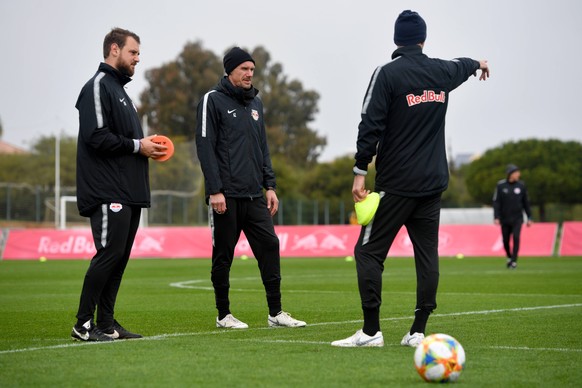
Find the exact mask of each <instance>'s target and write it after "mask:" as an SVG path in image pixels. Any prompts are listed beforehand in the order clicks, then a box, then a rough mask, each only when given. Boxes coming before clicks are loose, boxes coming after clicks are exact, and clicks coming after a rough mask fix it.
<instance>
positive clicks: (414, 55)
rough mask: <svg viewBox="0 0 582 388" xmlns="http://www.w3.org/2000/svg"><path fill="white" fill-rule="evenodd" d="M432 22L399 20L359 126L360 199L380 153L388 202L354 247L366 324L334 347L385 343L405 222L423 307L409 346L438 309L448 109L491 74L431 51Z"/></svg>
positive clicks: (356, 194)
mask: <svg viewBox="0 0 582 388" xmlns="http://www.w3.org/2000/svg"><path fill="white" fill-rule="evenodd" d="M425 40H426V23H425V21H424V19H423V18H422V17H421V16H420V15H419V14H418V13H416V12H413V11H409V10H407V11H404V12H402V13H401V14H400V15H399V16H398V18H397V19H396V23H395V26H394V43H395V44H396V46H398V48H397V49H396V51H394V52H393V53H392V61H391V62H389V63H387V64H385V65H382V66H379V67H378V68H376V70H375V71H374V73H373V75H372V78H371V81H370V83H369V85H368V89H367V91H366V95H365V98H364V103H363V107H362V112H361V121H360V124H359V127H358V138H357V143H356V145H357V152H356V155H355V165H354V167H353V174H354V182H353V186H352V196H353V198H354V202H360V201H363V200H364V199H365V198H366V197H367V195H368V194H369V192H370V191H369V190H368V189H367V188H366V174H367V173H368V165H369V164H370V163H371V162H372V160H373V159H374V156H375V157H376V161H375V163H376V180H375V187H374V191H376V192H378V193H379V194H380V197H381V199H380V204H379V206H378V209H377V210H376V214H375V215H374V218H373V219H372V221H371V222H370V223H368V224H367V225H366V226H362V229H361V232H360V236H359V238H358V241H357V243H356V247H355V249H354V253H355V259H356V269H357V276H358V287H359V292H360V299H361V305H362V311H363V316H364V325H363V327H362V329H361V330H358V331H357V332H356V333H355V334H354V335H352V336H350V337H348V338H345V339H342V340H338V341H334V342H332V345H333V346H342V347H361V346H384V337H383V334H382V331H381V329H380V305H381V304H382V273H383V271H384V261H385V260H386V256H387V254H388V251H389V249H390V246H391V245H392V242H393V241H394V238H395V237H396V235H397V233H398V231H399V230H400V228H401V227H402V226H406V229H407V231H408V235H409V237H410V241H411V242H412V245H413V247H414V262H415V266H416V306H415V309H414V311H415V313H414V315H415V318H414V321H413V323H412V326H411V328H410V330H409V331H408V332H406V334H405V335H404V338H402V341H401V345H403V346H412V347H416V346H418V345H419V344H420V343H421V342H422V340H423V339H424V333H425V330H426V324H427V321H428V317H429V315H430V314H431V313H432V311H433V310H434V309H435V308H436V307H437V303H436V294H437V287H438V281H439V255H438V232H439V216H440V209H441V195H442V192H443V191H445V190H446V189H447V186H448V180H449V173H448V163H447V157H446V150H445V115H446V111H447V105H448V103H449V93H450V92H451V91H453V90H454V89H455V88H457V87H458V86H459V85H461V84H462V83H463V82H465V81H466V80H467V79H468V78H469V76H471V75H472V74H476V71H477V70H479V69H480V70H481V75H480V77H479V79H480V80H486V79H487V78H488V77H489V67H488V65H487V61H485V60H479V61H477V60H473V59H470V58H457V59H454V60H451V61H447V60H441V59H434V58H429V57H428V56H426V55H425V54H423V52H422V50H423V48H424V42H425Z"/></svg>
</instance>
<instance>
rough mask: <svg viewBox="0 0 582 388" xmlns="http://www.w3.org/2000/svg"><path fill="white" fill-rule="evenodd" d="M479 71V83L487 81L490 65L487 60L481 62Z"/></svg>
mask: <svg viewBox="0 0 582 388" xmlns="http://www.w3.org/2000/svg"><path fill="white" fill-rule="evenodd" d="M479 69H480V70H481V76H479V81H485V80H487V78H489V65H488V64H487V61H486V60H485V59H481V60H480V61H479Z"/></svg>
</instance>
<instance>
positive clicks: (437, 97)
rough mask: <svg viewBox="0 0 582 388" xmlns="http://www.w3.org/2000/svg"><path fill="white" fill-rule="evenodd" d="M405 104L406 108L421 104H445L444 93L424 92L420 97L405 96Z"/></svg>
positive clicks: (413, 95)
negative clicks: (406, 104)
mask: <svg viewBox="0 0 582 388" xmlns="http://www.w3.org/2000/svg"><path fill="white" fill-rule="evenodd" d="M406 102H407V103H408V106H413V105H418V104H422V103H423V102H440V103H443V104H444V103H445V92H440V93H438V94H437V93H436V92H435V91H434V90H424V91H423V92H422V94H421V95H418V96H417V95H415V94H412V93H410V94H407V95H406Z"/></svg>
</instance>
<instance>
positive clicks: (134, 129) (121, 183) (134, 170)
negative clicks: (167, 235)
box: [71, 28, 165, 341]
mask: <svg viewBox="0 0 582 388" xmlns="http://www.w3.org/2000/svg"><path fill="white" fill-rule="evenodd" d="M139 47H140V40H139V37H138V36H137V35H136V34H134V33H133V32H130V31H127V30H124V29H121V28H114V29H113V30H111V31H110V32H109V33H108V34H107V35H106V36H105V39H104V42H103V57H104V58H105V62H103V63H101V64H100V65H99V69H98V70H97V73H95V75H94V76H93V77H92V78H91V79H90V80H89V81H88V82H87V83H86V84H85V86H83V89H82V90H81V93H80V95H79V98H78V100H77V104H76V108H77V109H78V110H79V136H78V141H77V207H78V208H79V213H80V214H81V215H82V216H84V217H89V219H90V223H91V231H92V233H93V241H94V243H95V248H96V250H97V253H96V254H95V256H93V258H92V259H91V263H90V264H89V269H88V270H87V272H86V274H85V280H84V282H83V289H82V291H81V298H80V302H79V309H78V312H77V323H76V324H75V326H74V327H73V331H72V332H71V336H72V337H73V339H75V340H80V341H113V340H114V339H129V338H140V337H141V335H140V334H136V333H132V332H130V331H128V330H126V329H125V328H123V326H121V325H120V324H119V322H117V320H115V318H114V308H115V301H116V298H117V293H118V291H119V286H120V285H121V278H122V277H123V272H124V271H125V267H126V265H127V262H128V260H129V255H130V253H131V248H132V246H133V241H134V238H135V235H136V233H137V229H138V226H139V219H140V215H141V210H142V208H144V207H150V187H149V175H148V174H149V171H148V158H149V157H152V158H156V157H160V156H162V155H165V152H164V149H165V146H161V145H158V144H156V143H154V142H152V141H151V138H152V137H153V136H149V137H145V138H144V134H143V130H142V127H141V120H140V118H139V116H138V115H137V111H136V109H135V106H134V105H133V102H132V101H131V99H130V98H129V96H128V95H127V93H126V92H125V88H124V85H125V84H127V83H128V82H129V81H131V78H130V77H131V76H132V75H133V74H134V71H135V66H136V65H137V64H138V63H139V54H140V52H139ZM95 310H97V321H96V322H94V321H93V318H94V314H95Z"/></svg>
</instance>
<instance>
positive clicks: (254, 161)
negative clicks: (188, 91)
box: [196, 77, 276, 198]
mask: <svg viewBox="0 0 582 388" xmlns="http://www.w3.org/2000/svg"><path fill="white" fill-rule="evenodd" d="M258 93H259V91H258V90H256V89H254V88H253V89H251V90H249V91H245V90H244V89H242V88H239V87H235V86H233V85H232V84H231V82H230V81H229V80H228V78H226V77H223V78H222V79H221V80H220V82H219V83H218V85H217V86H215V87H214V89H213V90H211V91H210V92H208V93H206V94H205V95H204V98H202V100H200V102H199V104H198V111H197V114H198V116H197V125H196V149H197V152H198V159H199V160H200V166H201V167H202V172H203V173H204V179H205V187H206V197H207V198H208V196H209V195H210V194H216V193H219V192H222V193H223V194H224V195H225V196H226V197H231V198H257V197H260V196H262V195H263V189H266V188H268V187H272V188H275V187H276V185H275V173H274V172H273V168H272V165H271V157H270V154H269V147H268V146H267V135H266V131H265V123H264V121H263V102H262V101H261V99H260V98H259V97H258V96H257V94H258Z"/></svg>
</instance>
